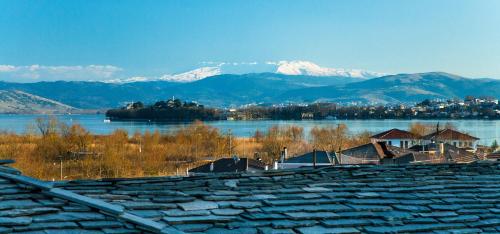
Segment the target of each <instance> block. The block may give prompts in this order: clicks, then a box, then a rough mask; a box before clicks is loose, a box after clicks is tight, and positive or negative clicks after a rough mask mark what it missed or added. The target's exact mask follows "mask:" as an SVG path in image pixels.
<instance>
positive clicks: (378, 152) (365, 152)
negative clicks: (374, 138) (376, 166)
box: [341, 142, 416, 164]
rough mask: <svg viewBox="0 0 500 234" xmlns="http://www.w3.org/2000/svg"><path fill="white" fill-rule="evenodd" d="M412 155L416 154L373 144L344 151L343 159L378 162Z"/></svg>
mask: <svg viewBox="0 0 500 234" xmlns="http://www.w3.org/2000/svg"><path fill="white" fill-rule="evenodd" d="M411 153H416V152H414V151H411V150H406V149H403V148H400V147H396V146H392V145H388V144H386V143H385V142H371V143H368V144H364V145H360V146H356V147H353V148H350V149H346V150H344V151H342V157H343V159H344V158H345V157H344V156H348V157H351V158H356V159H360V160H367V161H371V162H378V161H379V160H382V159H386V158H390V159H395V158H399V157H401V156H404V155H408V154H411ZM341 163H343V164H346V163H347V162H345V160H344V161H342V160H341Z"/></svg>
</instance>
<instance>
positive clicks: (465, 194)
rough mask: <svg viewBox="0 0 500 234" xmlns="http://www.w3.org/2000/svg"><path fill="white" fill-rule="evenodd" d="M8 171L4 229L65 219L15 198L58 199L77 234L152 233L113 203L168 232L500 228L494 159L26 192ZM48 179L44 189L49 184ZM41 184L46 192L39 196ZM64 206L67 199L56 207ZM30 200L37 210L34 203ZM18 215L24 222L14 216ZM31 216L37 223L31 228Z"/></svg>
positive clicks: (61, 185)
mask: <svg viewBox="0 0 500 234" xmlns="http://www.w3.org/2000/svg"><path fill="white" fill-rule="evenodd" d="M2 168H3V167H2ZM3 169H5V170H9V168H3ZM3 169H2V172H1V174H0V178H1V179H2V180H1V181H2V182H1V183H0V186H6V185H7V186H14V185H16V186H18V187H16V189H14V190H11V189H8V188H5V187H4V189H2V190H0V191H1V192H2V201H0V204H2V202H4V200H5V196H10V199H8V200H7V201H9V202H10V205H9V206H7V207H9V208H7V209H5V208H4V207H5V206H0V207H1V208H2V209H1V210H0V214H2V216H0V229H1V228H3V229H2V230H3V231H5V230H7V231H12V230H15V229H16V228H18V229H19V228H22V227H26V226H30V225H32V224H34V223H38V222H39V221H40V218H35V217H39V216H43V217H45V220H46V221H47V220H50V222H49V221H47V222H48V223H49V224H51V225H52V226H56V224H54V223H56V222H59V221H55V219H53V218H47V214H37V213H36V212H35V213H33V212H34V211H19V209H20V207H17V208H14V205H16V204H17V205H20V203H19V202H15V201H16V200H15V199H13V198H14V197H17V199H31V200H32V202H33V203H41V202H42V201H44V200H45V199H48V200H50V201H51V202H46V203H45V204H47V205H45V206H44V207H54V208H55V209H56V210H55V211H54V212H57V213H56V214H57V216H56V217H70V218H71V219H70V220H68V221H66V222H67V223H74V224H75V225H77V226H73V227H71V228H72V229H73V231H74V230H75V229H77V230H78V229H79V230H80V231H81V232H78V233H87V232H91V233H93V232H95V233H102V232H103V231H106V230H107V231H108V232H111V231H112V228H109V227H106V225H107V224H106V222H102V223H100V222H98V220H95V219H102V218H104V219H106V220H108V221H109V222H116V225H119V224H121V225H123V227H122V228H117V229H113V230H115V231H116V233H127V231H129V230H130V229H136V230H141V231H142V230H143V229H138V228H141V227H138V226H133V225H132V224H128V223H127V222H126V221H123V219H120V218H119V217H120V216H116V215H114V214H113V212H112V211H111V210H110V211H104V210H103V207H106V206H120V207H124V210H123V211H121V212H122V215H123V214H125V213H126V214H127V215H137V216H139V217H142V218H144V219H147V220H149V221H150V222H151V223H154V224H155V225H162V227H166V228H164V229H163V231H165V232H167V233H169V232H175V230H178V231H183V232H186V233H191V232H203V233H361V232H362V233H405V232H434V233H479V232H490V233H498V232H499V231H500V162H494V161H489V162H477V163H470V164H426V165H390V166H389V165H357V166H353V165H339V166H329V167H321V168H317V169H312V168H306V169H304V168H303V169H293V170H280V171H264V172H259V173H222V174H210V175H202V176H193V177H150V178H120V179H101V180H78V181H66V182H56V183H55V184H53V186H54V187H52V188H45V189H44V188H39V187H36V186H35V190H36V191H33V190H27V189H26V188H25V187H30V186H33V185H27V183H26V182H19V181H18V180H16V179H15V178H8V177H9V176H6V177H5V174H8V173H5V172H3ZM9 175H14V174H9ZM23 178H24V179H26V178H27V177H23ZM33 181H34V182H33V183H40V182H39V181H36V180H33ZM42 184H43V185H44V186H45V185H48V184H49V183H42ZM50 185H52V183H50ZM58 189H60V190H58ZM40 190H42V191H45V192H44V193H35V192H38V191H40ZM7 191H9V192H7ZM57 191H66V192H67V193H69V191H73V192H75V193H78V194H81V195H83V196H85V197H86V198H88V199H87V200H86V201H87V203H88V204H90V205H91V207H89V206H86V205H84V204H82V201H78V202H75V201H73V202H74V203H77V204H73V203H72V201H68V200H65V199H62V198H56V197H55V194H54V193H56V192H57ZM83 196H82V197H83ZM91 198H92V199H94V200H92V199H91ZM97 201H100V202H98V203H99V204H100V206H97V205H95V203H96V202H97ZM58 202H59V203H61V202H62V203H64V205H61V204H52V203H58ZM22 204H24V205H25V206H26V205H28V206H29V204H31V202H26V203H25V202H23V203H22ZM92 204H94V205H92ZM104 204H107V205H106V206H104ZM36 207H38V206H36ZM81 207H83V208H81ZM96 207H100V208H96ZM79 208H80V209H83V210H85V211H83V210H79ZM86 208H87V209H86ZM22 209H25V208H22ZM26 209H28V210H30V209H31V210H32V209H34V208H31V207H26ZM68 209H69V210H68ZM89 209H90V211H89ZM14 210H15V211H14ZM5 211H7V212H5ZM9 211H11V212H9ZM22 212H24V213H22ZM69 212H77V213H84V214H87V215H88V216H90V217H92V218H89V219H91V222H89V223H90V225H88V226H84V225H86V224H85V220H84V218H82V217H86V216H85V215H81V214H80V215H69V214H67V213H69ZM9 213H10V214H11V215H14V217H16V218H20V217H22V219H17V220H16V221H12V219H6V218H5V217H7V216H6V214H9ZM97 216H98V218H96V217H97ZM117 217H118V218H117ZM29 221H31V223H30V224H29V225H26V223H28V222H29ZM64 225H68V226H69V225H70V224H64ZM64 225H63V224H62V223H61V224H60V226H57V227H56V228H58V229H59V231H61V232H60V233H65V232H64V231H67V230H65V229H64ZM96 226H97V227H96ZM105 227H106V228H105ZM125 228H128V230H124V229H125ZM167 228H168V229H167ZM52 231H54V230H52ZM47 232H48V233H50V231H47Z"/></svg>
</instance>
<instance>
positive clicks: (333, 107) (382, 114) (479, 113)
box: [106, 96, 500, 122]
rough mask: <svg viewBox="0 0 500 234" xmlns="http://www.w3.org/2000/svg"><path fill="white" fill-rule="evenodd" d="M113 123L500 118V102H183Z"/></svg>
mask: <svg viewBox="0 0 500 234" xmlns="http://www.w3.org/2000/svg"><path fill="white" fill-rule="evenodd" d="M106 117H107V118H109V119H110V120H134V121H141V120H143V121H158V122H161V121H169V122H170V121H185V122H190V121H194V120H201V121H214V120H304V119H309V120H325V119H327V120H328V119H500V105H499V103H498V99H495V98H492V97H480V98H476V97H472V96H468V97H466V98H465V99H463V100H461V99H453V100H428V99H426V100H424V101H422V102H419V103H416V104H414V105H404V104H397V105H340V104H338V103H312V104H287V105H284V104H278V105H247V106H244V107H241V108H213V107H205V106H203V105H200V104H198V103H195V102H183V101H181V100H180V99H171V100H167V101H158V102H156V103H154V104H152V105H144V104H143V103H142V102H134V103H130V104H128V105H126V106H124V107H122V108H119V109H110V110H108V111H107V112H106Z"/></svg>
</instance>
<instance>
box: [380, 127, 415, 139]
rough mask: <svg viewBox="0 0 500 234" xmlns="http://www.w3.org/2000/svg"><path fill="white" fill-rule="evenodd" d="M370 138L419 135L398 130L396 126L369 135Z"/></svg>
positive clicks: (396, 137)
mask: <svg viewBox="0 0 500 234" xmlns="http://www.w3.org/2000/svg"><path fill="white" fill-rule="evenodd" d="M371 138H375V139H419V138H420V137H419V136H417V135H415V134H413V133H411V132H408V131H405V130H400V129H397V128H393V129H390V130H387V131H385V132H381V133H378V134H376V135H373V136H371Z"/></svg>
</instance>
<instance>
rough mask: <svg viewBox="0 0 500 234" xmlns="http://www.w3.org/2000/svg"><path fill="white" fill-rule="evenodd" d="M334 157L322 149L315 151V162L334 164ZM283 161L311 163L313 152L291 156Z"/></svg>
mask: <svg viewBox="0 0 500 234" xmlns="http://www.w3.org/2000/svg"><path fill="white" fill-rule="evenodd" d="M334 160H335V159H334V158H333V157H332V156H330V154H329V153H328V152H326V151H324V150H318V151H316V163H330V164H334V162H335V161H334ZM285 163H313V152H309V153H305V154H303V155H300V156H296V157H291V158H288V159H286V160H285Z"/></svg>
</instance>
